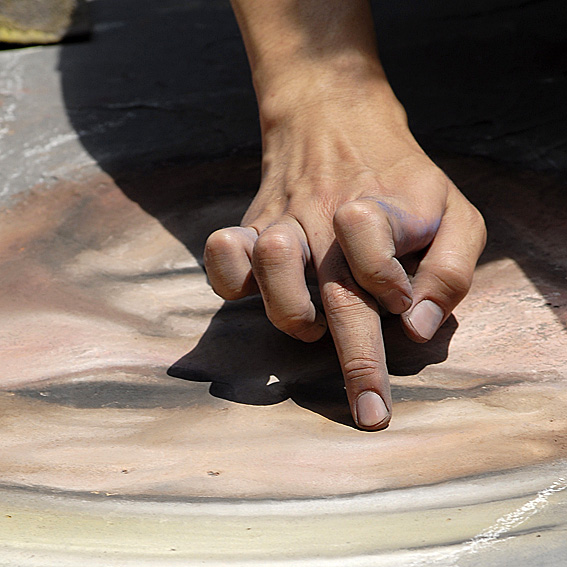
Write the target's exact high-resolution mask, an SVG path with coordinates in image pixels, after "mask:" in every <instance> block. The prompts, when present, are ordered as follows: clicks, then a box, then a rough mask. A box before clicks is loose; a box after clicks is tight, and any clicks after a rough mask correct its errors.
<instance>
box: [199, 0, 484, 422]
mask: <svg viewBox="0 0 567 567" xmlns="http://www.w3.org/2000/svg"><path fill="white" fill-rule="evenodd" d="M232 5H233V8H234V11H235V14H236V17H237V20H238V23H239V26H240V29H241V32H242V36H243V38H244V43H245V46H246V50H247V53H248V58H249V61H250V66H251V70H252V77H253V81H254V88H255V90H256V95H257V99H258V107H259V113H260V124H261V130H262V142H263V161H262V181H261V185H260V188H259V191H258V193H257V195H256V197H255V199H254V201H253V202H252V204H251V205H250V208H249V209H248V211H247V212H246V214H245V216H244V218H243V219H242V223H241V225H240V226H238V227H229V228H225V229H222V230H219V231H217V232H215V233H213V234H212V235H211V236H210V237H209V239H208V241H207V244H206V247H205V265H206V269H207V274H208V276H209V279H210V282H211V284H212V286H213V289H214V290H215V292H216V293H218V294H219V295H220V296H221V297H223V298H224V299H228V300H234V299H239V298H242V297H245V296H247V295H250V294H254V293H258V291H259V292H260V293H261V294H262V297H263V300H264V305H265V309H266V314H267V316H268V317H269V319H270V320H271V322H272V323H273V324H274V325H275V326H276V327H277V328H278V329H280V330H281V331H283V332H285V333H288V334H289V335H291V336H293V337H295V338H297V339H300V340H303V341H306V342H313V341H317V340H318V339H320V338H321V337H322V336H323V335H324V334H325V332H326V330H327V327H328V328H329V330H330V332H331V333H332V336H333V340H334V343H335V346H336V349H337V353H338V356H339V360H340V363H341V367H342V370H343V375H344V379H345V386H346V391H347V395H348V399H349V404H350V407H351V411H352V415H353V417H354V420H355V422H356V423H357V424H358V426H359V427H361V428H362V429H368V430H377V429H383V428H385V427H387V425H388V424H389V422H390V418H391V415H392V399H391V395H390V385H389V379H388V372H387V369H386V361H385V356H384V347H383V342H382V335H381V326H380V314H379V308H380V309H382V310H386V311H389V312H390V313H394V314H400V315H401V321H402V325H403V326H404V329H405V331H406V333H407V335H408V336H409V337H410V338H411V339H413V340H414V341H417V342H425V341H427V340H429V339H431V338H432V337H433V335H434V334H435V332H436V331H437V329H438V328H439V327H440V326H441V325H442V324H443V322H444V321H445V320H446V319H447V317H448V316H449V315H450V314H451V312H452V310H453V309H454V308H455V306H456V305H457V304H458V303H459V302H460V301H461V300H462V299H463V297H464V296H465V295H466V293H467V291H468V290H469V288H470V285H471V281H472V277H473V272H474V268H475V265H476V262H477V260H478V257H479V256H480V253H481V252H482V250H483V248H484V244H485V240H486V231H485V226H484V222H483V219H482V217H481V215H480V213H479V212H478V211H477V210H476V209H475V208H474V207H473V206H472V205H471V203H469V201H467V199H466V198H465V197H464V196H463V195H462V193H461V192H460V191H459V190H458V189H457V188H456V187H455V185H454V184H453V183H452V182H451V181H450V180H449V179H448V178H447V177H446V176H445V174H444V173H443V172H442V171H441V170H440V169H439V168H438V167H437V166H436V165H435V164H434V163H433V162H432V161H431V160H430V159H429V157H428V156H427V155H426V154H425V153H424V151H423V150H422V149H421V148H420V146H419V145H418V143H417V142H416V140H415V139H414V137H413V135H412V134H411V132H410V130H409V127H408V124H407V118H406V114H405V111H404V109H403V108H402V106H401V104H400V102H399V101H398V100H397V99H396V97H395V95H394V93H393V92H392V89H391V87H390V85H389V83H388V81H387V78H386V76H385V73H384V70H383V68H382V65H381V63H380V60H379V58H378V54H377V50H376V41H375V36H374V29H373V25H372V18H371V14H370V9H369V6H368V4H367V2H366V1H365V0H349V2H344V0H301V2H299V1H298V0H233V1H232ZM311 274H312V275H314V276H315V278H316V280H317V283H318V286H319V290H320V293H321V301H322V305H323V309H324V313H322V312H321V311H319V310H318V309H317V307H316V306H315V304H314V303H313V301H312V298H311V295H310V292H309V289H308V286H307V278H308V277H309V276H310V275H311Z"/></svg>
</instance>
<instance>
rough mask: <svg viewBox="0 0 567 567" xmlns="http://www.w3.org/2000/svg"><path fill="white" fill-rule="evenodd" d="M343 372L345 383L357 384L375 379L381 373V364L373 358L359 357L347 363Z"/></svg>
mask: <svg viewBox="0 0 567 567" xmlns="http://www.w3.org/2000/svg"><path fill="white" fill-rule="evenodd" d="M343 370H344V378H345V381H347V382H356V381H357V380H360V379H364V378H373V377H375V376H376V375H377V374H378V373H379V372H380V371H381V364H380V362H379V361H377V360H375V359H373V358H364V357H358V358H353V359H350V360H348V361H347V362H345V363H344V365H343Z"/></svg>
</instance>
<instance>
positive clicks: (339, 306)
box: [323, 276, 371, 318]
mask: <svg viewBox="0 0 567 567" xmlns="http://www.w3.org/2000/svg"><path fill="white" fill-rule="evenodd" d="M323 293H324V298H325V302H326V311H327V314H328V316H329V317H335V316H337V315H338V316H341V317H343V318H344V317H345V316H350V317H353V318H356V317H358V316H359V315H360V314H361V313H362V312H364V311H365V310H366V309H367V308H368V307H369V306H370V305H371V300H370V297H369V296H368V295H367V294H366V293H364V292H363V291H362V290H361V289H360V287H359V286H358V284H357V283H356V281H355V280H354V278H353V277H352V276H345V277H343V278H341V279H340V280H335V281H333V282H329V283H327V284H325V286H324V288H323Z"/></svg>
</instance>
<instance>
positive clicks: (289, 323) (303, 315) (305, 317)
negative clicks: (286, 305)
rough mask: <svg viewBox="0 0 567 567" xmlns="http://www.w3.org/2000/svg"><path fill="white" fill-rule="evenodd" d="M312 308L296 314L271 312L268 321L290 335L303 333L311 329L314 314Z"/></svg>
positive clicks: (308, 307)
mask: <svg viewBox="0 0 567 567" xmlns="http://www.w3.org/2000/svg"><path fill="white" fill-rule="evenodd" d="M312 311H313V310H312V309H311V306H310V305H308V306H307V307H305V308H304V309H300V310H298V311H297V312H296V313H278V312H273V311H270V312H269V313H268V319H270V321H271V323H272V324H273V325H274V327H276V328H278V329H279V330H280V331H283V332H284V333H288V334H290V335H293V334H297V333H301V332H303V331H306V330H307V329H309V328H311V326H312V325H313V319H314V314H313V312H312Z"/></svg>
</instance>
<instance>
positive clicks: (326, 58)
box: [231, 0, 385, 104]
mask: <svg viewBox="0 0 567 567" xmlns="http://www.w3.org/2000/svg"><path fill="white" fill-rule="evenodd" d="M231 3H232V6H233V8H234V12H235V14H236V18H237V20H238V24H239V26H240V30H241V33H242V36H243V39H244V44H245V46H246V51H247V53H248V58H249V61H250V66H251V69H252V75H253V79H254V86H255V89H256V93H257V96H258V99H259V103H260V104H262V102H263V99H265V98H266V97H269V96H270V95H271V94H273V93H274V92H276V91H280V90H281V89H282V88H283V86H284V83H289V82H290V81H292V82H293V81H296V80H297V81H303V80H309V79H311V80H314V79H316V80H319V81H324V80H325V78H326V75H327V76H328V77H329V78H332V80H336V78H337V77H338V76H341V75H345V80H349V81H350V79H352V77H353V74H354V75H357V76H360V78H361V79H364V78H370V77H372V80H377V79H380V78H383V79H384V81H385V77H384V73H383V70H382V67H381V65H380V62H379V59H378V55H377V50H376V40H375V35H374V26H373V23H372V14H371V12H370V7H369V4H368V2H367V0H348V1H345V0H301V1H298V0H231ZM346 77H348V79H346Z"/></svg>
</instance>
